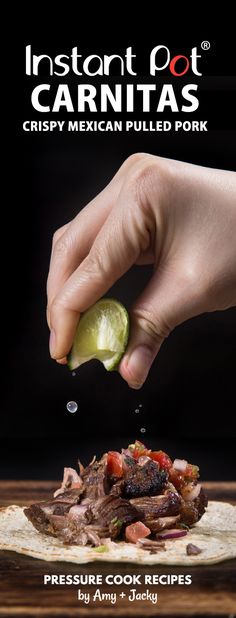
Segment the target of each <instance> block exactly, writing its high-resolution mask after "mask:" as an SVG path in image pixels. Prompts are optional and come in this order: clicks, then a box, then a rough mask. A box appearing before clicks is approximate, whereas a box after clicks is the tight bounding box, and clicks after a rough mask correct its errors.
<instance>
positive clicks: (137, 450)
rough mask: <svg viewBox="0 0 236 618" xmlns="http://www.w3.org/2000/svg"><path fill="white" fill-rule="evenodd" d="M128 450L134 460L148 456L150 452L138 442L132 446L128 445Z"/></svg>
mask: <svg viewBox="0 0 236 618" xmlns="http://www.w3.org/2000/svg"><path fill="white" fill-rule="evenodd" d="M129 450H130V451H131V453H132V455H133V457H134V459H139V457H144V456H145V455H146V456H149V453H150V452H151V451H150V450H149V449H147V448H146V446H145V444H143V443H142V442H139V440H135V443H134V444H129Z"/></svg>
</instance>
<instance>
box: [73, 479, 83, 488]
mask: <svg viewBox="0 0 236 618" xmlns="http://www.w3.org/2000/svg"><path fill="white" fill-rule="evenodd" d="M80 487H82V482H81V481H78V482H76V483H71V489H80Z"/></svg>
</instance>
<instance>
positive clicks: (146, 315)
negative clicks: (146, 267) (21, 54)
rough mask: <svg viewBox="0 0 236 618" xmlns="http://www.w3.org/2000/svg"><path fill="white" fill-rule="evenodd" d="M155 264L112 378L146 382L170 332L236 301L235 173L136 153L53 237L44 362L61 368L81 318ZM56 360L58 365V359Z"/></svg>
mask: <svg viewBox="0 0 236 618" xmlns="http://www.w3.org/2000/svg"><path fill="white" fill-rule="evenodd" d="M148 263H152V264H153V266H154V272H153V276H152V278H151V280H150V282H149V283H148V285H147V287H146V288H145V289H144V290H143V292H142V294H141V296H140V297H139V298H138V299H137V300H136V302H135V304H134V306H133V307H132V310H131V337H130V341H129V345H128V348H127V350H126V353H125V355H124V357H123V359H122V361H121V364H120V368H119V371H120V374H121V375H122V377H123V378H124V379H125V380H126V381H127V382H128V384H129V385H130V386H131V387H133V388H140V386H142V384H143V383H144V381H145V379H146V377H147V374H148V371H149V369H150V367H151V364H152V362H153V360H154V358H155V356H156V354H157V353H158V351H159V349H160V346H161V344H162V342H163V340H164V339H165V337H167V336H168V334H169V333H170V332H171V331H172V330H173V328H175V326H177V325H178V324H180V323H181V322H183V321H184V320H187V319H188V318H191V317H193V316H196V315H198V314H200V313H202V312H206V311H215V310H222V309H226V308H228V307H232V306H233V305H235V304H236V174H235V173H233V172H228V171H222V170H215V169H210V168H204V167H200V166H196V165H190V164H188V163H182V162H179V161H173V160H169V159H162V158H160V157H155V156H152V155H147V154H135V155H132V156H131V157H129V158H128V159H127V160H126V161H125V163H124V164H123V165H122V166H121V168H120V169H119V171H118V173H117V174H116V175H115V176H114V178H113V179H112V180H111V182H110V183H109V185H108V186H107V187H106V188H105V189H104V190H103V191H102V192H101V193H100V194H99V195H98V196H97V197H95V199H94V200H92V201H91V202H90V203H89V204H88V205H87V206H86V207H85V208H84V209H83V210H82V211H81V212H80V213H79V214H78V215H77V216H76V217H75V219H74V220H73V221H71V222H70V223H68V224H67V225H65V226H64V227H62V228H60V229H59V230H57V232H56V233H55V235H54V238H53V247H52V255H51V263H50V270H49V276H48V310H47V314H48V324H49V327H50V329H51V336H50V350H51V356H52V358H54V359H56V360H58V361H59V362H66V360H65V359H64V357H66V355H67V354H68V352H69V350H70V348H71V345H72V342H73V338H74V334H75V330H76V326H77V323H78V320H79V316H80V313H81V312H83V311H85V310H86V309H88V307H90V306H91V305H92V304H93V303H95V302H96V301H97V300H98V299H99V298H100V297H101V296H102V295H103V294H105V293H106V292H107V290H108V289H109V288H110V287H111V286H112V285H113V283H114V282H115V281H116V280H117V279H119V278H120V277H121V276H122V275H123V274H124V273H125V272H126V271H127V270H128V269H129V268H130V267H131V266H132V265H133V264H140V265H141V264H148ZM60 359H61V361H60Z"/></svg>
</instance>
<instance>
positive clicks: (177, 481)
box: [168, 468, 185, 490]
mask: <svg viewBox="0 0 236 618" xmlns="http://www.w3.org/2000/svg"><path fill="white" fill-rule="evenodd" d="M168 472H169V480H170V482H171V483H173V485H174V486H175V487H176V489H178V490H179V489H181V488H182V487H184V485H185V480H184V477H183V475H182V474H180V472H178V470H175V468H170V469H169V470H168Z"/></svg>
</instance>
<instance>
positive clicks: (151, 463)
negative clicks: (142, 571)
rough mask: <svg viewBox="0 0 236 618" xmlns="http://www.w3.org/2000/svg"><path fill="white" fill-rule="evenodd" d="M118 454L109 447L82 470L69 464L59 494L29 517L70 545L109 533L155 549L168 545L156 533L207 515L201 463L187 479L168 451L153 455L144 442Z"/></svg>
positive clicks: (30, 509) (27, 511)
mask: <svg viewBox="0 0 236 618" xmlns="http://www.w3.org/2000/svg"><path fill="white" fill-rule="evenodd" d="M116 455H117V453H116V452H114V451H110V452H109V453H105V454H104V455H103V456H102V458H101V459H100V460H97V459H96V458H93V460H92V461H91V463H90V464H89V465H88V466H87V467H85V468H84V467H83V466H82V464H81V463H80V462H79V471H80V474H78V473H77V472H76V470H74V469H73V468H65V469H64V477H63V481H62V484H61V487H60V488H59V489H57V490H56V491H55V493H54V497H53V498H52V499H51V500H48V501H44V502H38V503H36V504H32V505H31V506H30V507H28V508H26V509H25V515H26V517H27V518H28V519H29V520H30V521H31V523H32V524H33V525H34V527H35V528H36V529H37V530H39V532H41V533H44V534H48V535H51V536H55V537H58V538H59V539H60V540H61V541H62V542H63V543H65V544H76V545H87V544H89V545H92V546H95V547H96V546H99V545H101V544H102V543H103V542H104V538H106V539H107V540H108V541H109V540H117V539H122V538H123V539H126V541H127V542H134V543H137V545H139V546H140V547H141V546H142V547H143V548H145V549H146V550H149V551H152V552H154V551H160V550H161V549H164V543H160V542H159V543H158V542H157V540H156V536H155V535H156V534H157V533H161V531H162V530H163V531H165V530H172V531H173V529H176V528H178V527H179V528H181V527H185V529H186V528H187V527H188V526H192V525H193V524H194V523H195V522H197V521H198V520H199V519H200V518H201V517H202V515H203V514H204V512H205V508H206V506H207V498H206V496H205V494H204V492H203V490H202V488H201V487H200V486H199V483H198V472H196V471H198V468H197V467H196V466H191V465H190V464H186V465H185V469H186V479H184V477H183V471H182V470H181V471H180V475H179V476H178V472H177V470H176V469H174V468H173V467H171V460H170V459H169V457H168V456H166V455H165V453H163V451H154V452H153V454H152V451H150V450H149V451H148V450H147V449H146V447H144V445H142V444H141V443H140V442H136V443H135V444H134V445H130V446H129V449H128V450H127V449H126V450H122V453H121V455H119V458H117V457H116V458H115V456H116ZM121 457H122V459H120V458H121ZM120 461H121V463H122V468H121V469H120ZM177 461H178V460H177ZM117 462H118V463H117ZM166 462H167V463H168V467H167V465H166ZM117 465H119V468H117ZM108 470H109V473H108ZM173 470H174V472H173ZM121 474H122V477H121ZM187 475H188V476H187ZM195 487H196V488H197V489H196V491H194V488H195ZM191 496H192V497H193V499H191ZM139 530H141V532H140V538H139V532H138V533H137V531H139ZM143 530H144V531H145V535H144V534H143V533H142V531H143ZM134 532H135V534H134ZM131 533H132V534H131ZM143 536H145V538H142V537H143ZM136 537H137V538H136ZM147 537H148V538H147Z"/></svg>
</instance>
